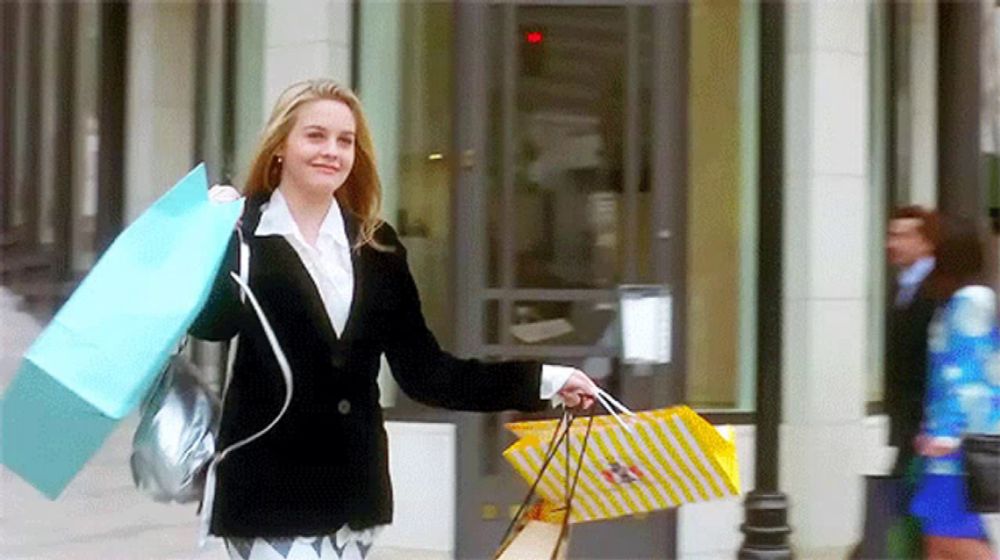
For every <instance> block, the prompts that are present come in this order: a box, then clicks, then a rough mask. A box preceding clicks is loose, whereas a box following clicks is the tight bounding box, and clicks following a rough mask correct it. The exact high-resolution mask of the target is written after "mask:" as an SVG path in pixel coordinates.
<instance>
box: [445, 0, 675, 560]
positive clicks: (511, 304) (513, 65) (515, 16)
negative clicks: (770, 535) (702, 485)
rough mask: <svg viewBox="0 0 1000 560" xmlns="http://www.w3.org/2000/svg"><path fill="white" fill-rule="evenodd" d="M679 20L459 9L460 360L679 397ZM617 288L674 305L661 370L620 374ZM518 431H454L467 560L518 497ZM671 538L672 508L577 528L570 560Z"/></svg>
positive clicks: (652, 399)
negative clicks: (640, 290) (640, 289)
mask: <svg viewBox="0 0 1000 560" xmlns="http://www.w3.org/2000/svg"><path fill="white" fill-rule="evenodd" d="M685 25H686V10H685V8H684V7H683V6H656V5H654V4H653V3H650V4H649V5H644V4H640V3H635V2H630V3H618V4H601V5H564V4H558V5H545V4H540V3H537V2H531V3H527V2H524V3H517V2H489V3H486V2H479V1H476V0H471V1H469V2H459V3H458V4H457V8H456V19H455V31H456V48H457V67H456V96H455V102H456V111H455V114H456V116H457V118H456V123H455V126H456V130H455V138H456V149H457V151H458V155H459V160H458V165H457V180H456V192H455V203H456V212H455V233H456V246H455V263H456V275H455V278H456V283H457V287H458V290H457V295H458V301H457V305H456V318H457V321H458V328H457V329H456V342H457V346H458V349H459V351H460V352H462V353H467V354H471V355H477V356H481V357H485V358H490V359H501V360H502V359H517V358H531V359H537V360H540V361H543V362H545V363H551V364H564V365H572V366H576V367H581V368H583V369H584V370H585V371H587V372H588V373H590V374H591V375H593V376H594V377H595V378H596V379H597V380H598V382H599V383H600V384H601V385H602V386H604V387H605V388H606V389H608V390H609V391H611V392H612V393H614V394H616V395H617V396H619V397H620V398H621V399H622V400H623V401H625V402H626V403H627V404H628V405H629V406H631V407H633V408H635V409H644V408H652V407H657V406H666V405H668V404H672V403H675V402H677V401H679V400H681V397H682V395H681V388H682V387H683V379H682V375H681V374H680V372H682V371H683V369H682V365H683V341H682V340H681V338H682V333H683V328H682V325H681V324H680V323H681V321H680V319H681V318H682V317H683V316H684V314H683V309H682V303H683V301H684V298H683V288H684V287H683V285H682V284H683V283H682V281H681V280H683V264H682V263H683V262H684V259H683V253H682V249H681V248H682V247H683V244H682V237H683V217H684V212H683V209H684V206H685V204H684V199H683V195H684V186H685V184H686V170H685V168H684V161H683V160H684V151H683V148H679V149H676V148H675V152H671V151H670V149H669V147H670V145H671V142H679V143H675V144H673V145H674V146H683V145H684V144H683V142H684V136H683V127H682V126H675V125H676V124H677V123H678V122H680V123H683V120H682V119H683V115H684V110H685V107H686V105H685V103H686V94H687V92H686V81H685V79H684V78H683V76H684V74H685V72H686V68H683V67H680V68H678V67H676V65H674V66H672V65H671V63H672V61H681V62H680V65H681V66H683V63H684V46H685V45H684V40H685V39H684V34H683V33H684V29H685ZM674 72H676V73H677V74H680V75H681V79H679V80H673V81H672V80H671V79H670V77H671V74H672V73H674ZM672 131H674V132H677V131H679V132H680V134H679V135H675V136H673V137H672V136H671V133H672ZM678 138H679V140H678ZM626 285H653V286H660V287H663V288H666V289H667V290H668V291H669V292H670V293H671V294H672V295H673V301H674V311H673V320H672V323H673V325H672V332H673V333H675V334H674V336H672V337H671V338H673V340H670V341H668V343H669V344H670V345H671V347H672V348H673V352H671V353H672V358H673V359H672V360H671V363H670V364H666V365H657V366H642V367H639V366H631V365H626V364H624V363H623V361H622V359H621V350H620V347H621V343H620V339H621V335H620V325H619V320H618V314H619V309H618V308H619V305H618V301H619V293H620V292H619V289H620V288H621V287H622V286H626ZM673 372H677V374H673ZM516 418H518V416H516V415H511V414H503V415H492V416H488V417H475V418H469V419H468V420H464V419H463V420H462V421H461V422H460V433H459V440H460V444H459V445H460V450H459V461H460V463H459V471H460V473H461V474H460V475H459V496H460V498H459V502H460V503H459V509H458V512H459V527H458V529H459V538H458V553H459V557H461V558H464V557H480V556H483V555H484V554H488V551H489V547H490V546H491V545H492V546H494V547H495V546H496V543H497V542H498V540H499V536H500V534H502V531H503V529H505V528H506V524H505V523H502V522H501V523H497V522H496V520H497V517H499V518H505V519H506V518H507V517H506V516H507V513H508V509H509V507H510V506H511V505H513V504H514V503H516V502H517V501H518V500H519V499H520V497H521V494H522V493H523V491H524V488H523V484H521V483H519V482H518V481H516V480H514V476H515V475H514V474H513V471H512V469H509V468H507V467H506V465H503V464H501V463H502V461H503V459H502V458H500V451H502V449H503V448H504V447H505V446H506V445H508V444H509V443H510V442H511V441H512V440H511V438H510V437H509V435H508V434H506V433H505V431H504V429H503V424H504V423H505V422H508V421H511V420H514V419H516ZM462 447H471V448H477V451H471V449H470V450H469V451H468V452H465V453H463V452H462V450H461V448H462ZM497 511H499V512H500V514H499V515H497V514H496V512H497ZM673 527H674V522H673V516H672V514H671V513H659V514H655V515H651V516H649V517H648V518H646V519H643V520H641V521H636V520H635V519H631V518H630V519H624V520H618V521H612V522H606V523H594V524H587V525H586V527H582V528H581V530H579V531H577V532H575V533H574V538H573V547H572V552H571V555H576V556H581V557H593V558H650V557H657V558H663V557H669V556H672V555H673V551H674V544H673V541H674V529H673Z"/></svg>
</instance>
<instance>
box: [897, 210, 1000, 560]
mask: <svg viewBox="0 0 1000 560" xmlns="http://www.w3.org/2000/svg"><path fill="white" fill-rule="evenodd" d="M942 229H943V231H942V233H943V236H942V240H941V243H940V244H939V245H938V247H937V249H936V255H935V257H936V260H937V263H936V266H935V268H934V272H933V273H932V275H931V277H930V278H929V282H930V292H931V296H932V297H933V298H934V299H936V300H937V301H938V302H939V306H938V308H937V311H936V312H935V316H934V319H933V320H932V321H931V326H930V330H929V339H928V378H927V393H926V398H925V403H924V418H923V424H922V426H921V432H920V435H918V436H917V439H916V441H915V442H914V447H915V448H916V450H917V453H918V454H920V455H921V456H922V458H923V462H922V467H921V473H920V478H919V480H918V482H917V489H916V494H915V496H914V498H913V501H912V503H911V506H910V509H911V512H912V513H913V514H914V515H915V516H917V517H918V518H919V519H920V521H921V525H922V530H923V534H924V547H925V555H926V557H927V558H932V559H959V558H961V559H970V560H978V559H983V560H988V559H993V558H996V556H994V554H993V553H992V552H991V550H990V545H989V539H988V537H987V534H986V531H985V529H984V527H983V521H982V519H981V518H980V516H979V515H978V514H976V513H975V512H972V511H970V510H969V504H968V499H967V496H966V481H965V476H964V472H963V466H962V454H961V451H960V447H959V446H960V443H961V438H962V435H963V434H965V433H1000V358H998V342H1000V334H998V329H997V301H996V300H997V298H996V294H995V293H994V292H993V290H991V289H990V288H988V287H986V286H985V285H981V283H980V275H981V273H982V270H983V249H982V244H981V241H980V237H979V235H978V232H977V231H976V228H975V227H974V226H973V225H972V224H971V223H968V222H964V221H960V220H949V221H946V222H945V224H944V227H943V228H942Z"/></svg>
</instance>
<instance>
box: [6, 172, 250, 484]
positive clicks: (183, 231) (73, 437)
mask: <svg viewBox="0 0 1000 560" xmlns="http://www.w3.org/2000/svg"><path fill="white" fill-rule="evenodd" d="M242 206H243V205H242V201H240V202H234V203H229V204H213V203H211V202H209V200H208V182H207V177H206V174H205V168H204V165H199V166H198V167H196V168H195V169H193V170H192V171H191V172H190V173H188V174H187V176H185V177H184V178H183V179H181V180H180V181H179V182H178V183H177V184H176V185H174V186H173V187H172V188H171V189H170V190H169V191H168V192H167V193H166V194H165V195H163V197H161V198H160V199H159V200H157V201H156V203H154V204H153V206H152V207H150V208H149V209H148V210H147V211H146V212H145V213H143V214H142V215H141V216H140V217H139V218H138V219H137V220H136V221H135V222H134V223H133V224H132V225H130V226H129V227H128V228H127V229H126V230H125V231H123V232H122V233H121V235H119V236H118V238H117V239H115V241H114V243H113V244H112V245H111V247H109V248H108V250H107V251H106V252H105V253H104V255H103V256H102V257H101V259H100V260H99V261H98V262H97V264H96V265H95V266H94V267H93V269H92V270H91V271H90V273H89V274H88V275H87V277H86V278H84V280H83V282H81V284H80V286H79V287H78V288H77V289H76V291H75V292H74V293H73V295H72V296H71V297H70V298H69V300H68V301H67V302H66V304H65V305H63V307H62V308H61V309H60V310H59V312H58V313H57V314H56V316H55V317H54V318H53V319H52V321H51V323H50V324H49V325H48V326H47V327H46V328H45V330H44V331H42V333H41V335H39V337H38V339H37V340H35V342H34V344H32V346H31V347H30V348H29V349H28V352H27V353H26V354H25V356H24V360H23V361H22V363H21V366H20V368H19V369H18V372H17V375H16V377H15V379H14V381H13V382H12V383H11V385H10V386H9V387H8V389H7V392H6V393H5V395H4V398H3V401H2V411H0V461H2V463H3V464H4V465H5V466H7V467H8V468H9V469H11V470H12V471H14V472H15V473H17V474H18V475H20V476H21V477H22V478H24V479H25V480H26V481H28V482H29V483H30V484H32V485H33V486H35V487H36V488H37V489H38V490H40V491H41V492H43V493H44V494H46V495H47V496H49V497H50V498H56V497H58V495H59V494H60V493H61V492H62V491H63V489H64V488H65V487H66V485H67V484H68V483H69V481H70V480H72V478H73V476H75V475H76V473H77V472H79V470H80V469H81V468H83V465H84V463H86V461H87V460H88V459H89V458H90V457H91V456H92V455H93V454H94V453H95V452H96V451H97V450H98V449H99V448H100V446H101V444H102V443H103V442H104V440H105V439H106V438H107V436H108V435H109V434H110V433H111V431H112V430H113V429H114V426H115V425H116V424H117V422H118V421H119V420H120V419H121V418H123V417H124V416H126V415H128V414H129V413H130V412H132V411H133V410H135V409H136V407H137V406H138V405H139V403H140V402H141V400H142V398H143V397H144V396H145V394H146V392H147V391H148V390H149V389H150V387H151V386H152V384H153V383H154V382H155V381H156V378H157V376H158V374H159V373H160V371H161V370H162V369H163V367H164V366H165V364H166V362H167V359H168V358H169V357H170V354H171V353H172V352H173V351H174V349H175V348H176V347H177V345H178V343H179V342H180V340H181V338H182V337H183V336H184V334H185V332H186V331H187V329H188V328H189V327H190V325H191V323H192V322H193V321H194V319H195V317H196V316H197V314H198V312H199V311H200V310H201V308H202V306H204V304H205V301H206V299H207V298H208V293H209V290H210V289H211V286H212V282H213V281H214V279H215V276H216V274H217V272H218V269H219V266H220V264H221V262H222V258H223V256H224V254H225V250H226V246H227V244H228V242H229V239H230V236H231V235H232V232H233V227H234V226H235V224H236V221H237V220H238V219H239V216H240V213H241V212H242Z"/></svg>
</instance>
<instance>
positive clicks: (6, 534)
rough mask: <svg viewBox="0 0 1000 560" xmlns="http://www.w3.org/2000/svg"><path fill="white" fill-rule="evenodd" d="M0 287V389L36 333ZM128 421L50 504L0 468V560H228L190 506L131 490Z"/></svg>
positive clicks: (434, 559)
mask: <svg viewBox="0 0 1000 560" xmlns="http://www.w3.org/2000/svg"><path fill="white" fill-rule="evenodd" d="M17 301H18V300H17V297H16V296H13V295H12V294H11V293H10V292H8V291H7V290H5V289H4V288H0V391H2V390H3V389H5V388H6V387H7V385H8V384H9V383H10V381H11V380H12V379H13V377H14V373H15V371H16V368H17V365H18V363H19V362H20V358H21V355H22V354H23V352H24V351H25V350H26V349H27V348H28V346H29V345H30V344H31V342H32V341H33V340H34V339H35V337H36V336H37V335H38V333H39V332H40V331H41V326H40V325H39V324H38V322H37V321H36V320H35V319H34V318H33V317H32V316H31V315H29V314H27V313H24V312H21V311H19V310H18V309H17ZM137 423H138V418H137V416H135V415H133V416H132V417H129V418H128V419H127V420H126V421H124V422H122V425H121V426H120V427H119V428H118V429H117V430H116V431H115V432H114V433H113V434H112V435H111V437H110V438H109V439H108V441H107V443H106V444H105V445H104V447H103V448H102V449H101V451H100V452H98V454H97V455H96V456H95V457H94V458H93V459H92V460H91V461H90V463H88V464H87V467H86V468H85V469H84V470H83V471H82V472H81V473H80V474H79V476H78V477H77V478H76V479H75V480H74V481H73V482H72V483H71V484H70V485H69V487H68V488H67V489H66V491H65V493H64V494H63V495H62V496H61V497H60V498H59V499H58V500H56V501H50V500H48V499H47V498H45V497H44V496H42V495H41V494H40V493H39V492H37V491H36V490H35V489H34V488H32V487H31V486H29V485H28V484H26V483H25V482H24V481H22V480H21V479H20V478H18V477H17V475H15V474H13V473H11V472H10V471H8V470H7V469H4V468H0V558H3V559H4V560H29V559H31V560H35V559H45V560H49V559H72V560H140V559H141V560H203V559H224V558H227V556H226V554H225V552H224V550H223V547H222V545H221V543H220V542H219V541H218V540H214V542H211V543H210V544H209V545H208V546H206V548H205V549H204V550H199V549H198V547H197V534H198V520H197V517H196V516H195V506H193V505H186V506H178V505H173V506H168V505H162V504H157V503H155V502H153V501H152V500H150V499H148V498H146V497H145V496H144V495H142V494H140V493H139V492H137V491H136V490H135V488H134V487H133V486H132V478H131V473H130V471H129V467H128V456H129V452H130V445H131V438H132V432H133V431H134V430H135V426H136V424H137ZM448 557H449V556H447V555H442V554H441V553H429V552H424V551H419V550H403V549H389V548H381V549H380V548H378V547H376V548H375V549H373V551H372V555H371V556H370V558H372V559H373V560H403V559H407V560H411V559H412V560H445V558H448Z"/></svg>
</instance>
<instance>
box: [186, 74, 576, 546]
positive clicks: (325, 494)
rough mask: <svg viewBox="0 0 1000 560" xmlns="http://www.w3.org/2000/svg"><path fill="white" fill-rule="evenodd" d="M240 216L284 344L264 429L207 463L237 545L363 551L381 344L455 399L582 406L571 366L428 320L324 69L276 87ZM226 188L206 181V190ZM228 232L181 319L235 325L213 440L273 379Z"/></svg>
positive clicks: (209, 326)
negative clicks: (461, 349)
mask: <svg viewBox="0 0 1000 560" xmlns="http://www.w3.org/2000/svg"><path fill="white" fill-rule="evenodd" d="M244 195H245V196H246V202H245V210H244V214H243V217H242V219H241V221H240V224H239V226H238V228H239V229H240V234H241V235H242V238H243V239H244V240H245V241H246V243H247V245H248V247H249V253H250V265H249V285H250V287H251V288H252V289H253V291H254V293H255V294H256V297H257V299H258V300H259V302H260V305H261V307H262V309H263V311H264V313H265V315H266V316H267V318H268V319H269V321H270V323H271V325H272V327H273V328H274V332H275V334H276V336H277V339H278V342H279V343H280V346H281V348H282V349H283V351H284V353H285V355H286V356H287V359H288V363H289V366H290V369H291V372H292V377H293V381H294V384H293V387H294V389H293V391H292V398H291V401H290V404H289V406H288V408H287V412H286V414H285V415H284V416H283V417H282V419H281V420H280V421H279V422H278V423H277V424H276V425H275V426H274V427H273V429H271V430H270V431H268V432H267V433H266V434H265V435H264V436H262V437H260V438H259V439H257V440H255V441H253V442H252V443H250V444H249V445H247V446H245V447H242V448H240V449H237V450H235V451H233V452H232V453H231V454H230V455H229V456H228V457H227V458H226V459H225V460H223V461H222V462H220V463H219V465H218V473H217V474H218V479H217V486H216V491H215V494H214V507H213V510H212V515H211V533H212V534H214V535H218V536H221V537H223V538H224V539H225V541H226V545H227V549H228V552H229V555H230V557H231V558H233V559H240V560H266V559H272V558H275V559H277V558H281V559H285V560H289V559H292V560H299V559H306V558H308V559H327V558H336V559H348V558H350V559H358V558H362V559H363V558H365V557H366V555H367V554H368V550H369V548H370V547H371V545H372V542H373V539H374V536H375V534H376V533H377V530H378V528H379V527H380V526H383V525H386V524H388V523H390V522H391V521H392V490H391V487H390V482H389V469H388V457H387V442H386V432H385V429H384V427H383V420H382V410H381V408H380V407H379V399H378V397H379V392H378V386H377V384H376V377H377V374H378V369H379V357H380V355H382V354H383V353H384V354H385V356H386V358H387V359H388V361H389V364H390V366H391V369H392V373H393V375H394V376H395V378H396V380H397V382H398V383H399V385H400V387H401V388H402V389H403V391H405V392H406V393H407V394H408V395H409V396H410V397H412V398H414V399H415V400H418V401H420V402H423V403H426V404H429V405H432V406H439V407H445V408H451V409H457V410H477V411H496V410H504V409H519V410H525V411H531V410H541V409H543V408H545V407H546V406H547V401H546V399H549V398H552V397H555V396H557V395H558V396H559V397H560V398H561V399H563V401H564V402H565V403H566V405H567V406H570V407H581V408H587V407H590V406H591V405H592V404H593V401H594V393H595V386H594V384H593V383H592V382H591V381H590V379H589V378H588V377H587V376H586V375H584V374H583V373H582V372H580V371H579V370H575V369H572V368H565V367H559V366H543V365H541V364H538V363H533V362H503V363H484V362H480V361H477V360H463V359H458V358H455V357H453V356H451V355H449V354H447V353H445V352H444V351H442V350H441V348H440V347H439V346H438V344H437V342H436V341H435V339H434V336H433V334H432V333H431V332H430V331H429V330H428V329H427V326H426V324H425V322H424V318H423V315H422V314H421V309H420V299H419V296H418V294H417V288H416V286H415V284H414V281H413V277H412V276H411V274H410V271H409V268H408V266H407V262H406V250H405V249H404V248H403V246H402V245H401V244H400V241H399V238H398V237H397V235H396V232H395V231H394V230H393V229H392V227H390V226H389V225H388V224H386V223H385V222H383V221H382V220H381V219H380V217H379V204H380V185H379V178H378V173H377V172H376V168H375V157H374V152H373V147H372V141H371V135H370V133H369V130H368V126H367V124H366V122H365V118H364V114H363V112H362V109H361V104H360V103H359V101H358V99H357V98H356V97H355V95H354V94H353V93H352V92H351V91H350V90H348V89H346V88H344V87H342V86H339V85H337V84H336V83H334V82H331V81H327V80H311V81H306V82H302V83H298V84H295V85H292V86H291V87H289V88H288V89H287V90H286V91H285V92H284V93H283V94H282V95H281V96H280V98H279V99H278V101H277V104H276V105H275V107H274V110H273V111H272V113H271V116H270V119H269V120H268V123H267V126H266V128H265V130H264V134H263V138H262V140H261V143H260V146H259V148H258V149H257V152H256V155H255V156H254V158H253V161H252V163H251V166H250V171H249V174H248V177H247V180H246V184H245V185H244ZM234 196H238V194H236V193H234V191H233V190H231V189H229V188H225V187H223V188H215V189H213V192H212V197H213V198H214V199H217V200H224V199H228V198H233V197H234ZM237 247H238V243H237V242H236V239H235V237H234V240H233V242H232V243H231V245H230V251H229V254H228V256H227V260H226V262H225V263H224V264H223V266H222V270H221V271H220V273H219V277H218V279H217V281H216V283H215V286H214V288H213V290H212V294H211V296H210V298H209V302H208V304H207V305H206V307H205V309H204V310H203V311H202V313H201V315H200V316H199V318H198V320H197V321H196V322H195V325H194V326H193V327H192V330H191V332H192V334H193V335H195V336H197V337H200V338H205V339H209V340H226V339H229V338H231V337H233V336H235V335H237V334H239V344H238V351H237V353H236V357H235V361H234V365H233V372H232V377H231V381H230V383H229V387H228V390H227V392H226V395H225V404H224V407H223V416H222V420H221V426H220V431H219V444H220V447H223V448H224V447H225V446H227V445H230V444H232V443H233V442H236V441H240V440H242V439H244V438H247V437H248V436H251V435H252V434H254V433H256V432H258V431H259V430H261V429H262V428H264V427H265V426H266V425H267V424H268V423H270V422H271V421H272V420H273V419H274V418H275V417H276V416H277V415H278V413H279V411H280V410H281V409H282V407H283V406H284V400H285V394H286V389H285V383H284V381H283V378H282V372H281V370H280V369H279V365H278V362H277V360H276V359H275V355H274V353H273V352H272V350H271V346H270V345H269V343H268V341H267V339H266V336H265V333H264V331H263V330H262V327H261V326H260V324H259V323H258V321H257V319H256V315H255V314H254V313H253V311H250V310H248V308H247V307H246V306H245V305H244V304H243V303H241V300H240V297H239V295H238V288H237V286H236V284H235V283H234V282H233V281H232V280H231V279H230V277H229V273H230V272H231V271H236V270H238V269H239V265H238V264H237V261H238V256H237V255H238V250H237Z"/></svg>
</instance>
